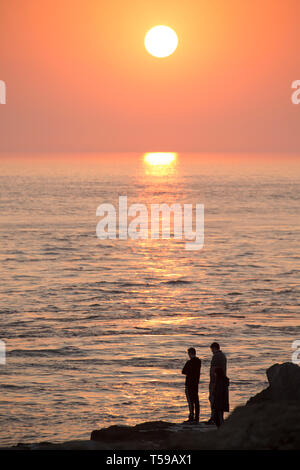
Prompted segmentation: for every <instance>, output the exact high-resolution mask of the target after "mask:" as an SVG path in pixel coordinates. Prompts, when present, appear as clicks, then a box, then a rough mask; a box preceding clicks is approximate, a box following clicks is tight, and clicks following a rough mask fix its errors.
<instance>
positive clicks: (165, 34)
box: [145, 25, 178, 58]
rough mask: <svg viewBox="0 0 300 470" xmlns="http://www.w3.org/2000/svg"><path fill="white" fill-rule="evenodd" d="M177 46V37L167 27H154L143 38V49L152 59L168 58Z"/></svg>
mask: <svg viewBox="0 0 300 470" xmlns="http://www.w3.org/2000/svg"><path fill="white" fill-rule="evenodd" d="M177 45H178V37H177V34H176V33H175V31H174V30H173V29H172V28H169V26H163V25H159V26H154V27H153V28H151V29H149V31H148V33H147V34H146V36H145V48H146V49H147V51H148V52H149V54H151V55H154V57H160V58H161V57H168V56H169V55H171V54H173V52H174V51H175V49H176V48H177Z"/></svg>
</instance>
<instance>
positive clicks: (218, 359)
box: [206, 343, 227, 424]
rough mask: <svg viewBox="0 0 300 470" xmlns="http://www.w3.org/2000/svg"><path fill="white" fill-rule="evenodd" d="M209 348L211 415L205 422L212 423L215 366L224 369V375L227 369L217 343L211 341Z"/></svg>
mask: <svg viewBox="0 0 300 470" xmlns="http://www.w3.org/2000/svg"><path fill="white" fill-rule="evenodd" d="M210 349H211V351H212V353H213V356H212V359H211V363H210V381H209V401H210V407H211V417H210V419H209V420H208V421H207V422H206V424H214V416H213V407H212V404H213V386H214V381H215V370H216V368H217V367H221V369H223V371H224V375H225V376H226V369H227V359H226V356H225V354H224V353H223V352H222V351H221V349H220V345H219V343H212V344H211V345H210Z"/></svg>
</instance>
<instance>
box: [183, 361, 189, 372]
mask: <svg viewBox="0 0 300 470" xmlns="http://www.w3.org/2000/svg"><path fill="white" fill-rule="evenodd" d="M188 372H189V361H187V362H186V363H185V366H184V368H183V369H182V374H184V375H187V374H188Z"/></svg>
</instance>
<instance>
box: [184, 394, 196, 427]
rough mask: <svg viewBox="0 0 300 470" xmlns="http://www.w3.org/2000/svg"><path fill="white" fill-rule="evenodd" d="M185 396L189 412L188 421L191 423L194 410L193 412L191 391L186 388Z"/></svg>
mask: <svg viewBox="0 0 300 470" xmlns="http://www.w3.org/2000/svg"><path fill="white" fill-rule="evenodd" d="M185 395H186V399H187V402H188V405H189V412H190V414H189V420H190V421H192V420H193V419H194V410H193V403H192V400H191V390H190V389H189V388H188V387H186V388H185Z"/></svg>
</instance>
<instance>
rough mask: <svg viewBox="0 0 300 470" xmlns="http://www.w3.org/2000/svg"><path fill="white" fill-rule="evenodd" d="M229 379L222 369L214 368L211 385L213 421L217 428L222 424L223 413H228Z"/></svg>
mask: <svg viewBox="0 0 300 470" xmlns="http://www.w3.org/2000/svg"><path fill="white" fill-rule="evenodd" d="M228 387H229V379H228V377H226V375H225V373H224V369H222V367H216V368H215V379H214V383H213V401H212V409H213V420H214V422H215V424H216V425H217V426H218V428H219V427H220V426H221V424H222V423H223V422H224V411H229V391H228Z"/></svg>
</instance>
